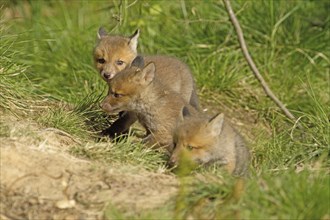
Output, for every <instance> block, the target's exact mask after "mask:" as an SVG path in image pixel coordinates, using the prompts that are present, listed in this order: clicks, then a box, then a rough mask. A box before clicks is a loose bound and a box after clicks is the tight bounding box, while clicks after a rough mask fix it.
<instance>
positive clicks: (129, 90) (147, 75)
mask: <svg viewBox="0 0 330 220" xmlns="http://www.w3.org/2000/svg"><path fill="white" fill-rule="evenodd" d="M143 65H144V61H143V58H142V57H141V56H137V57H136V58H135V60H134V61H133V62H132V66H131V67H129V68H127V69H124V70H123V71H121V72H120V73H119V74H117V75H116V76H115V77H114V78H113V79H112V80H111V81H109V82H108V85H109V92H108V95H107V97H106V98H105V99H104V100H103V102H102V104H101V108H102V109H103V110H104V111H106V112H108V113H117V112H120V111H131V110H134V109H135V106H136V105H137V100H138V99H139V97H140V96H141V94H142V93H143V91H144V90H145V89H146V88H147V87H148V85H149V84H150V83H151V82H152V81H153V80H154V77H155V71H156V67H155V64H154V63H149V64H147V65H146V66H145V67H143Z"/></svg>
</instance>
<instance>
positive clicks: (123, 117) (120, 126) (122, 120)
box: [102, 112, 137, 139]
mask: <svg viewBox="0 0 330 220" xmlns="http://www.w3.org/2000/svg"><path fill="white" fill-rule="evenodd" d="M136 121H137V117H136V114H135V113H134V112H120V113H119V118H118V119H117V120H116V121H114V122H113V123H112V125H111V126H110V127H109V128H107V129H105V130H103V131H102V135H104V136H109V137H110V138H111V139H113V138H115V137H116V136H118V135H121V134H125V133H127V132H128V129H129V127H130V126H131V125H132V124H133V123H134V122H136Z"/></svg>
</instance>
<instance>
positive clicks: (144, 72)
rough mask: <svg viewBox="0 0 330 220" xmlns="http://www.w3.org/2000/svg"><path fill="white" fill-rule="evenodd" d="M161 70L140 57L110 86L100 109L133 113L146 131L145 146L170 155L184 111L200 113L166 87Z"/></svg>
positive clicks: (114, 78)
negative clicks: (161, 147) (174, 133)
mask: <svg viewBox="0 0 330 220" xmlns="http://www.w3.org/2000/svg"><path fill="white" fill-rule="evenodd" d="M159 76H160V74H159V72H158V67H157V66H156V65H155V63H153V62H151V63H148V64H147V65H146V66H144V60H143V58H142V57H141V56H137V57H136V58H135V60H134V61H133V63H132V65H131V67H129V68H127V69H124V70H123V71H121V72H120V73H119V74H116V75H115V76H114V77H113V78H112V80H110V81H109V82H108V85H109V93H108V96H107V97H106V98H105V99H104V101H103V102H102V103H101V107H102V109H103V110H104V111H106V112H108V113H116V112H120V111H131V112H133V113H135V114H136V115H137V118H138V121H139V122H140V123H141V124H142V125H143V126H144V128H145V129H146V130H147V136H146V137H145V138H144V140H143V142H145V143H147V144H148V145H155V144H156V145H158V146H164V147H166V148H167V150H168V151H169V152H171V151H172V147H173V141H172V140H173V132H174V129H175V128H176V126H177V123H178V122H179V121H180V120H179V119H180V116H181V112H182V109H183V108H184V107H185V106H186V107H185V108H187V109H188V110H189V111H190V112H192V114H197V110H196V109H195V108H193V107H192V106H190V105H189V103H187V102H186V101H185V100H184V99H183V98H182V96H181V94H179V93H177V92H174V91H173V90H171V89H169V88H168V87H166V86H165V85H164V84H163V81H162V79H163V78H162V77H159Z"/></svg>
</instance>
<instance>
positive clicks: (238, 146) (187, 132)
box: [169, 114, 250, 176]
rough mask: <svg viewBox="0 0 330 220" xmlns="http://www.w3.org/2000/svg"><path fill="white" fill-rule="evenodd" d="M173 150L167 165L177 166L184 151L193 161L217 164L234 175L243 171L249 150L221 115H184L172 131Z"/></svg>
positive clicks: (247, 161)
mask: <svg viewBox="0 0 330 220" xmlns="http://www.w3.org/2000/svg"><path fill="white" fill-rule="evenodd" d="M173 141H174V151H173V153H172V155H171V158H170V160H169V165H171V166H174V165H178V163H179V160H180V157H181V156H182V154H185V156H186V157H187V158H190V159H191V160H192V161H193V162H195V163H197V164H211V163H217V164H219V165H223V166H224V167H225V169H226V170H227V171H228V172H229V173H231V174H234V175H236V176H243V175H246V174H247V171H248V166H249V160H250V153H249V150H248V148H247V147H246V145H245V143H244V140H243V138H242V136H241V135H240V134H239V133H238V132H237V131H236V130H235V129H234V128H233V127H231V125H230V124H229V122H227V121H226V120H225V118H224V115H223V114H218V115H216V116H214V117H213V118H211V119H207V118H202V117H193V116H188V117H185V118H184V121H183V122H182V123H181V124H180V125H179V126H178V127H177V129H176V131H175V133H174V138H173Z"/></svg>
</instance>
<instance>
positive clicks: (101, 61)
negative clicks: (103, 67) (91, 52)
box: [96, 58, 105, 64]
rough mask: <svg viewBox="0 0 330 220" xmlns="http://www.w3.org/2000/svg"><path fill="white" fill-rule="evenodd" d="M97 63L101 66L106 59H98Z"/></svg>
mask: <svg viewBox="0 0 330 220" xmlns="http://www.w3.org/2000/svg"><path fill="white" fill-rule="evenodd" d="M96 61H97V62H98V63H101V64H103V63H105V59H103V58H99V59H97V60H96Z"/></svg>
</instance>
